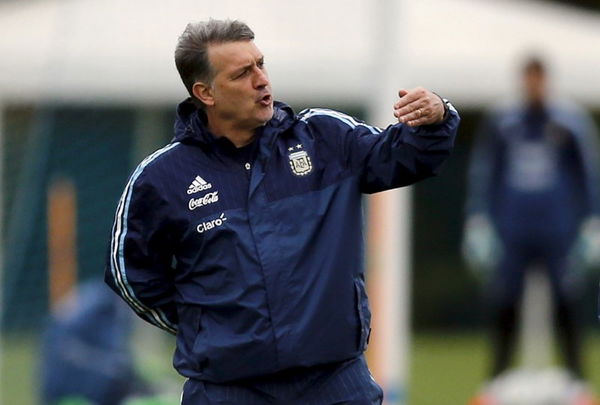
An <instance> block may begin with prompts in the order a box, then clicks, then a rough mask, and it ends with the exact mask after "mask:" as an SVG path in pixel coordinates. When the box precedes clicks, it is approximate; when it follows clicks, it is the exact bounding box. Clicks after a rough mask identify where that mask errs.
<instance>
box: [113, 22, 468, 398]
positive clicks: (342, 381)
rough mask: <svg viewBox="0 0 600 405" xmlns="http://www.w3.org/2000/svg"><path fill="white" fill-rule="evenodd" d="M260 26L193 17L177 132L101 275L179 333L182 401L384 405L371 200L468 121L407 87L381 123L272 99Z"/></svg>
mask: <svg viewBox="0 0 600 405" xmlns="http://www.w3.org/2000/svg"><path fill="white" fill-rule="evenodd" d="M253 39H254V33H253V32H252V30H251V29H250V28H249V27H248V26H247V25H246V24H244V23H242V22H239V21H217V20H210V21H208V22H200V23H193V24H189V25H188V26H187V27H186V29H185V31H184V32H183V34H182V35H181V37H180V38H179V42H178V44H177V48H176V51H175V62H176V65H177V69H178V71H179V73H180V75H181V79H182V81H183V83H184V84H185V87H186V88H187V90H188V92H189V94H190V98H188V99H187V100H185V101H183V102H182V103H181V104H180V105H179V107H178V110H177V119H176V123H175V137H174V139H173V141H172V142H171V143H170V144H168V145H167V146H165V147H164V148H162V149H160V150H158V151H156V152H155V153H153V154H152V155H150V156H149V157H147V158H146V159H145V160H144V161H143V162H142V163H141V164H140V165H139V166H138V167H137V169H136V170H135V171H134V172H133V174H132V176H131V178H130V179H129V182H128V184H127V186H126V188H125V191H124V192H123V196H122V198H121V200H120V202H119V205H118V208H117V212H116V216H115V222H114V225H113V232H112V239H111V243H110V255H109V259H108V265H107V269H106V281H107V283H108V284H109V285H110V286H111V287H112V288H113V289H114V290H115V291H116V292H117V293H118V294H119V295H121V296H122V297H123V299H125V301H127V303H128V304H129V305H130V306H131V307H132V308H133V309H134V310H135V311H136V312H137V314H138V315H140V316H141V317H142V318H143V319H145V320H147V321H149V322H151V323H153V324H154V325H156V326H158V327H160V328H163V329H165V330H167V331H169V332H171V333H174V334H176V335H177V349H176V352H175V355H174V362H173V363H174V366H175V368H176V369H177V371H178V372H179V373H181V374H182V375H184V376H186V377H188V380H187V382H186V383H185V385H184V392H183V396H182V404H185V405H192V404H193V405H203V404H237V405H239V404H244V405H245V404H248V405H250V404H286V405H290V404H323V405H325V404H342V403H343V404H357V405H358V404H379V403H381V400H382V396H383V393H382V390H381V388H380V387H379V386H378V385H377V384H376V383H375V381H374V380H373V378H372V377H371V375H370V373H369V370H368V368H367V365H366V362H365V360H364V356H363V352H364V350H365V349H366V347H367V343H368V340H369V334H370V331H371V329H370V318H371V314H370V311H369V305H368V301H367V295H366V289H365V282H364V247H363V229H362V205H361V204H362V195H363V194H364V193H375V192H379V191H383V190H388V189H391V188H395V187H400V186H406V185H410V184H413V183H415V182H417V181H419V180H422V179H424V178H426V177H429V176H432V175H434V174H437V172H438V171H439V169H440V166H441V165H442V163H443V162H444V161H445V159H446V158H447V156H448V155H449V152H450V149H451V148H452V145H453V142H454V138H455V135H456V131H457V127H458V124H459V117H458V114H457V112H456V111H455V110H454V108H453V107H452V106H451V105H450V104H449V103H448V102H447V101H445V100H442V99H441V98H440V97H438V96H437V95H435V94H434V93H432V92H430V91H428V90H426V89H423V88H416V89H413V90H400V91H399V96H400V99H399V101H398V102H397V103H396V104H395V105H394V106H393V110H394V116H395V117H396V119H397V122H396V123H395V124H394V125H390V126H389V127H388V128H387V129H385V130H382V129H380V128H376V127H373V126H370V125H367V124H365V123H364V122H362V121H359V120H357V119H355V118H353V117H351V116H348V115H346V114H343V113H341V112H337V111H333V110H328V109H308V110H304V111H302V112H300V113H299V114H295V113H294V112H293V111H292V109H291V108H290V107H289V106H287V105H286V104H284V103H281V102H277V101H274V99H273V94H272V89H271V83H270V81H269V77H268V75H267V71H266V69H265V61H264V56H263V54H262V53H261V51H260V50H259V49H258V47H257V46H256V45H255V44H254V42H253Z"/></svg>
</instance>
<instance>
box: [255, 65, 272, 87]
mask: <svg viewBox="0 0 600 405" xmlns="http://www.w3.org/2000/svg"><path fill="white" fill-rule="evenodd" d="M268 85H269V76H268V75H267V72H266V71H265V70H263V69H259V68H258V67H257V68H256V75H255V76H254V87H255V88H261V87H265V86H268Z"/></svg>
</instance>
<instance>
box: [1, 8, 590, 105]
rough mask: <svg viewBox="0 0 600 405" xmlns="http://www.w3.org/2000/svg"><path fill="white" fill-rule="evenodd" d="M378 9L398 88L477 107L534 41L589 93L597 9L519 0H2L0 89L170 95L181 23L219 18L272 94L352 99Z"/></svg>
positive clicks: (570, 81) (563, 75)
mask: <svg viewBox="0 0 600 405" xmlns="http://www.w3.org/2000/svg"><path fill="white" fill-rule="evenodd" d="M396 3H402V12H401V13H400V14H401V15H394V13H393V11H394V10H397V9H398V7H396ZM378 8H383V9H386V10H389V11H390V12H391V13H388V14H386V15H385V17H386V18H387V20H388V21H394V22H395V24H394V27H393V29H392V30H390V32H391V33H392V35H394V34H395V35H394V37H393V38H390V43H391V42H392V41H393V42H395V43H398V44H400V45H399V48H401V49H402V55H401V57H399V58H397V66H396V69H397V72H398V74H397V75H396V81H397V84H398V86H407V87H414V86H416V85H419V84H420V85H423V86H425V87H428V88H431V89H435V90H436V91H437V92H439V93H440V94H443V95H444V96H446V97H448V98H451V99H452V100H453V101H454V103H455V104H457V105H477V104H480V103H481V102H486V101H491V100H494V99H496V98H498V97H499V96H500V95H508V94H509V93H510V92H511V91H512V90H513V85H512V83H513V80H511V79H512V75H513V67H514V62H515V60H516V58H518V57H519V56H520V55H521V54H522V53H524V52H526V51H528V50H531V49H534V50H540V51H541V52H543V53H544V54H546V55H548V57H549V58H550V59H551V61H552V62H553V63H554V65H555V71H556V73H557V74H556V76H557V79H558V82H557V86H558V88H559V90H561V91H562V92H564V93H565V94H566V95H568V96H571V97H573V98H575V99H577V100H579V101H582V102H584V103H586V104H593V105H599V104H600V97H598V94H600V80H597V67H598V66H600V52H598V49H599V46H600V24H599V22H600V17H598V16H597V15H594V14H593V13H590V12H584V11H577V10H573V9H570V8H566V7H563V6H550V5H548V4H546V3H540V2H536V1H517V0H512V1H510V0H503V1H492V0H449V1H440V0H419V1H405V2H403V1H401V0H388V1H386V0H377V1H368V0H349V1H348V0H324V1H323V0H321V1H317V0H306V1H303V2H278V1H275V0H261V1H260V2H245V1H241V0H220V1H209V0H176V1H174V2H168V3H167V2H163V1H157V0H147V1H138V0H133V1H124V0H103V1H96V0H47V1H41V0H40V1H31V2H6V3H0V33H1V34H2V35H0V99H11V100H15V99H17V100H41V99H46V100H62V101H67V100H72V101H78V100H86V101H92V102H93V101H98V102H103V101H106V102H114V101H115V100H121V101H125V102H133V103H139V102H148V103H150V102H165V101H167V102H174V101H177V100H179V99H180V98H181V97H182V95H183V93H184V91H183V90H182V86H181V84H180V82H179V78H178V77H177V73H176V71H175V67H174V63H173V58H172V54H173V50H174V46H175V42H176V40H177V37H178V35H179V34H180V33H181V31H182V30H183V27H184V26H185V24H186V23H187V22H189V21H194V20H202V19H206V18H208V17H215V18H223V17H230V18H239V19H242V20H244V21H246V22H248V23H249V24H250V25H251V26H252V27H253V29H254V30H255V32H256V35H257V44H258V45H259V47H260V48H261V49H262V50H263V52H264V53H265V54H266V56H267V59H266V60H267V64H268V69H269V71H270V73H271V76H272V81H273V83H274V87H275V90H276V96H277V97H278V98H281V99H285V100H288V101H292V102H296V101H303V100H307V101H311V102H314V101H315V100H317V101H319V100H324V101H327V100H332V99H343V100H345V101H346V102H349V103H357V104H360V105H364V103H365V102H366V101H367V99H368V97H369V96H370V94H371V90H372V88H373V83H374V81H375V80H376V79H377V77H374V75H373V74H372V72H373V68H374V66H377V64H378V63H380V60H381V59H382V54H381V53H382V52H383V50H382V49H381V48H380V47H377V46H373V44H374V42H376V41H380V40H381V37H380V28H381V22H382V21H381V16H380V13H379V12H378V11H377V9H378ZM387 60H389V58H387Z"/></svg>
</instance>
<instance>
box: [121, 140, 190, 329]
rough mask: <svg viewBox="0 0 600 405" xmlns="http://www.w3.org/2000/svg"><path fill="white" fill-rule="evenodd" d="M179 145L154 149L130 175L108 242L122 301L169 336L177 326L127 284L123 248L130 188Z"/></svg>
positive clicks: (176, 143)
mask: <svg viewBox="0 0 600 405" xmlns="http://www.w3.org/2000/svg"><path fill="white" fill-rule="evenodd" d="M177 145H179V142H175V143H172V144H170V145H167V146H165V147H164V148H162V149H159V150H157V151H156V152H154V153H153V154H151V155H150V156H148V157H147V158H146V159H144V160H143V161H142V163H140V164H139V166H138V167H137V168H136V169H135V171H134V172H133V174H132V175H131V177H130V179H129V181H128V182H127V185H126V186H125V190H124V191H123V194H122V195H121V199H120V200H119V204H118V206H117V212H116V214H115V222H114V224H113V228H112V238H111V243H110V249H111V253H110V255H111V260H110V264H111V266H110V267H111V273H112V276H113V278H114V281H115V284H116V286H117V288H118V289H119V291H120V293H121V296H122V297H123V298H124V299H125V301H126V302H127V303H128V304H129V305H130V306H131V307H132V308H133V309H134V310H135V311H136V312H137V313H138V314H140V315H142V316H143V317H144V318H145V319H147V320H148V321H150V322H151V323H153V324H154V325H156V326H158V327H159V328H161V329H164V330H166V331H167V332H170V333H173V334H175V333H177V325H174V324H173V323H172V322H170V321H169V320H168V318H167V316H166V314H165V313H164V312H163V311H161V310H159V309H153V308H150V307H148V306H147V305H144V304H143V303H142V302H141V301H140V300H139V299H138V298H137V297H136V295H135V292H134V291H133V288H132V287H131V285H130V284H129V282H128V281H127V271H126V267H125V257H124V245H125V236H126V235H127V217H128V215H129V205H130V203H131V197H132V194H133V186H134V184H135V182H136V180H137V179H138V177H139V176H140V174H142V172H143V171H144V169H145V168H146V166H148V165H149V164H150V163H151V162H152V161H153V160H154V159H156V158H157V157H159V156H160V155H162V154H163V153H165V152H167V151H169V150H171V149H173V148H174V147H176V146H177Z"/></svg>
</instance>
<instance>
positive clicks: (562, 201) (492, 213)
mask: <svg viewBox="0 0 600 405" xmlns="http://www.w3.org/2000/svg"><path fill="white" fill-rule="evenodd" d="M521 73H522V77H521V78H522V86H523V87H522V90H523V100H522V102H521V103H520V104H518V105H515V106H511V107H509V108H502V109H498V110H497V111H494V112H492V113H491V114H489V116H488V117H487V118H486V119H485V121H484V122H483V124H482V125H481V127H480V130H479V133H478V135H477V138H476V143H475V147H474V150H473V152H472V160H471V167H470V170H469V196H468V200H467V207H466V212H467V219H466V224H465V234H464V239H463V254H464V255H465V258H466V260H467V262H468V263H469V264H470V267H471V268H472V269H474V270H476V271H477V272H478V275H479V276H482V277H483V278H484V279H485V280H486V281H487V282H488V287H489V288H488V290H487V294H486V295H487V296H488V297H489V299H490V301H491V306H492V334H493V339H492V342H493V361H492V367H491V373H490V377H491V378H492V379H493V378H495V377H497V376H498V375H500V374H501V373H503V372H504V371H506V370H507V369H508V368H509V366H510V362H511V360H512V357H513V353H514V351H515V350H514V349H515V346H516V340H517V339H516V337H517V324H518V314H519V305H520V302H521V299H522V296H523V289H524V279H525V273H526V271H528V270H530V269H532V268H536V266H541V267H543V269H544V270H545V271H546V274H547V276H548V279H549V282H550V288H551V296H552V300H553V313H554V318H555V326H556V330H557V337H558V342H559V345H560V348H561V352H562V357H563V359H564V363H565V365H566V367H567V369H568V370H569V371H570V373H571V374H572V376H573V377H574V378H576V379H582V378H583V377H584V371H583V367H582V355H581V352H582V348H581V344H582V343H581V340H582V339H581V338H582V336H581V331H580V329H581V328H580V325H579V322H578V320H577V303H578V298H580V294H581V292H582V291H581V282H582V280H581V276H582V271H581V270H582V269H583V268H585V267H590V266H592V267H593V266H597V265H598V263H599V259H600V256H599V255H600V219H599V216H598V215H599V213H600V210H599V190H598V188H599V186H600V184H599V183H598V181H599V177H598V174H599V173H598V147H597V139H596V136H597V133H596V129H595V127H594V125H593V122H592V120H591V119H590V117H588V115H587V114H586V113H585V112H583V111H582V110H580V109H579V108H577V107H575V106H573V105H570V104H567V103H564V102H560V101H561V100H560V99H557V98H551V97H550V96H549V91H548V73H547V66H546V64H545V63H544V61H543V60H542V59H541V58H539V57H537V56H530V57H529V58H528V59H527V60H526V62H525V63H524V65H523V67H522V72H521Z"/></svg>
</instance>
